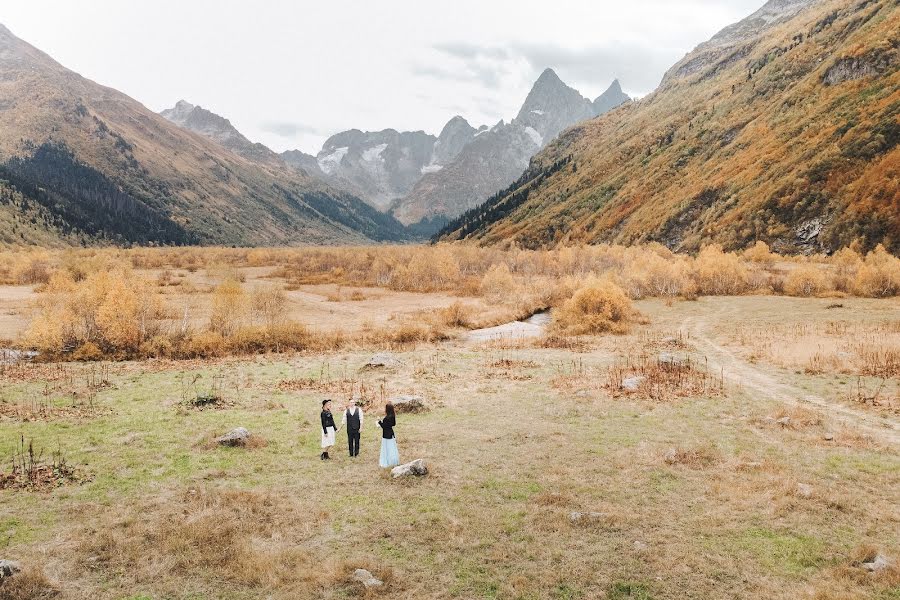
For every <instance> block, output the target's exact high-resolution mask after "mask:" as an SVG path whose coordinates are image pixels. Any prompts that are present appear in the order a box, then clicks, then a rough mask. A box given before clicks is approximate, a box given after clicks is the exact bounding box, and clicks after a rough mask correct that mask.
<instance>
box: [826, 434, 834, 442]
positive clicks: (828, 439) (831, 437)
mask: <svg viewBox="0 0 900 600" xmlns="http://www.w3.org/2000/svg"><path fill="white" fill-rule="evenodd" d="M824 437H825V441H826V442H833V441H834V434H833V433H826V434H825V436H824Z"/></svg>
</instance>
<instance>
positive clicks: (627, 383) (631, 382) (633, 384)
mask: <svg viewBox="0 0 900 600" xmlns="http://www.w3.org/2000/svg"><path fill="white" fill-rule="evenodd" d="M646 380H647V378H646V377H644V376H643V375H632V376H631V377H626V378H625V379H623V380H622V389H623V390H626V391H629V392H636V391H637V390H638V388H639V387H641V384H642V383H644V381H646Z"/></svg>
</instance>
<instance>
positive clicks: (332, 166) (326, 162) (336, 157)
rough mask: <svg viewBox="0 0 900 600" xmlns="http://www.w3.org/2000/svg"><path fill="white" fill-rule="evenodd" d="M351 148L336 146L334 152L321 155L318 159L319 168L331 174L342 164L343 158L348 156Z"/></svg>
mask: <svg viewBox="0 0 900 600" xmlns="http://www.w3.org/2000/svg"><path fill="white" fill-rule="evenodd" d="M349 150H350V148H349V147H347V146H342V147H341V148H335V150H334V152H332V153H331V154H326V155H325V156H320V157H319V159H318V163H319V168H320V169H322V172H323V173H325V174H326V175H330V174H331V173H333V172H334V171H335V170H336V169H337V168H338V165H340V164H341V160H343V159H344V157H345V156H347V152H348V151H349Z"/></svg>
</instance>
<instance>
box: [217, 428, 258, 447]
mask: <svg viewBox="0 0 900 600" xmlns="http://www.w3.org/2000/svg"><path fill="white" fill-rule="evenodd" d="M249 439H250V432H249V431H247V429H246V428H244V427H237V428H235V429H232V430H231V431H229V432H228V433H226V434H225V435H222V436H219V437H217V438H216V443H217V444H219V445H220V446H243V445H244V444H246V443H247V441H248V440H249Z"/></svg>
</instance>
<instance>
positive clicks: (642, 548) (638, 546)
mask: <svg viewBox="0 0 900 600" xmlns="http://www.w3.org/2000/svg"><path fill="white" fill-rule="evenodd" d="M648 548H649V546H647V544H645V543H644V542H642V541H640V540H634V549H635V550H637V551H638V552H646V551H647V549H648Z"/></svg>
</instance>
